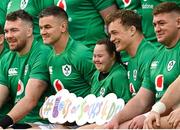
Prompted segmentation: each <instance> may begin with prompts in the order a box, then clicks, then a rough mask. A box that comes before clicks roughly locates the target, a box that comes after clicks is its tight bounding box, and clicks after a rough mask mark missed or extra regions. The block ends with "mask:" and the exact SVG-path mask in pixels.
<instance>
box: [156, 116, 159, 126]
mask: <svg viewBox="0 0 180 130" xmlns="http://www.w3.org/2000/svg"><path fill="white" fill-rule="evenodd" d="M155 122H156V126H158V127H159V126H160V116H159V115H155Z"/></svg>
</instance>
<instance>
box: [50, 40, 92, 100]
mask: <svg viewBox="0 0 180 130" xmlns="http://www.w3.org/2000/svg"><path fill="white" fill-rule="evenodd" d="M48 67H49V74H50V80H51V84H52V85H53V86H54V88H55V90H56V91H57V92H58V91H60V90H61V89H63V88H65V89H67V90H69V92H70V93H75V94H76V96H80V97H85V96H86V95H88V94H89V93H90V88H91V78H92V75H93V73H94V71H95V66H94V64H93V62H92V52H91V50H90V49H89V48H87V47H86V46H84V45H82V44H80V43H79V42H78V41H75V40H73V39H72V38H71V37H69V40H68V43H67V46H66V48H65V50H64V51H63V52H62V53H60V54H55V52H54V50H52V53H51V56H50V58H49V61H48Z"/></svg>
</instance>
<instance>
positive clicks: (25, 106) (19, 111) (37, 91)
mask: <svg viewBox="0 0 180 130" xmlns="http://www.w3.org/2000/svg"><path fill="white" fill-rule="evenodd" d="M46 88H47V83H46V82H45V81H42V80H38V79H29V80H28V83H27V86H26V90H25V96H24V97H23V98H22V99H21V100H20V101H19V102H18V103H17V104H16V105H15V106H14V107H13V108H12V110H11V111H10V112H9V113H8V114H7V115H8V118H11V121H13V122H11V123H16V122H17V121H19V120H21V119H22V118H23V117H24V116H26V115H27V114H28V113H29V112H30V111H31V110H32V109H33V108H34V107H35V106H36V105H37V103H38V101H39V99H40V97H41V96H42V94H43V92H44V91H45V90H46ZM5 120H7V116H6V119H5ZM8 120H9V119H8ZM7 125H8V126H9V125H11V124H7ZM8 126H6V127H8ZM4 127H5V126H4Z"/></svg>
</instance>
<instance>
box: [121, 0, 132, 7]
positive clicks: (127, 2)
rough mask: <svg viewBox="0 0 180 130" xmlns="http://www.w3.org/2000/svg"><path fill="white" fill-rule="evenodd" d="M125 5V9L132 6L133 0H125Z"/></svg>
mask: <svg viewBox="0 0 180 130" xmlns="http://www.w3.org/2000/svg"><path fill="white" fill-rule="evenodd" d="M123 3H124V7H127V6H129V5H130V3H131V0H123Z"/></svg>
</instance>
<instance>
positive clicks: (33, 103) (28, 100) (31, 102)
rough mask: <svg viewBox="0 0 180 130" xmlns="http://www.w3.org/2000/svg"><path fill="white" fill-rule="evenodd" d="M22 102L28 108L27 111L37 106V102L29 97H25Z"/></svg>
mask: <svg viewBox="0 0 180 130" xmlns="http://www.w3.org/2000/svg"><path fill="white" fill-rule="evenodd" d="M24 101H25V102H26V104H27V106H28V107H29V109H33V108H34V107H36V106H37V104H38V100H37V99H35V98H29V97H25V98H24Z"/></svg>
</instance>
